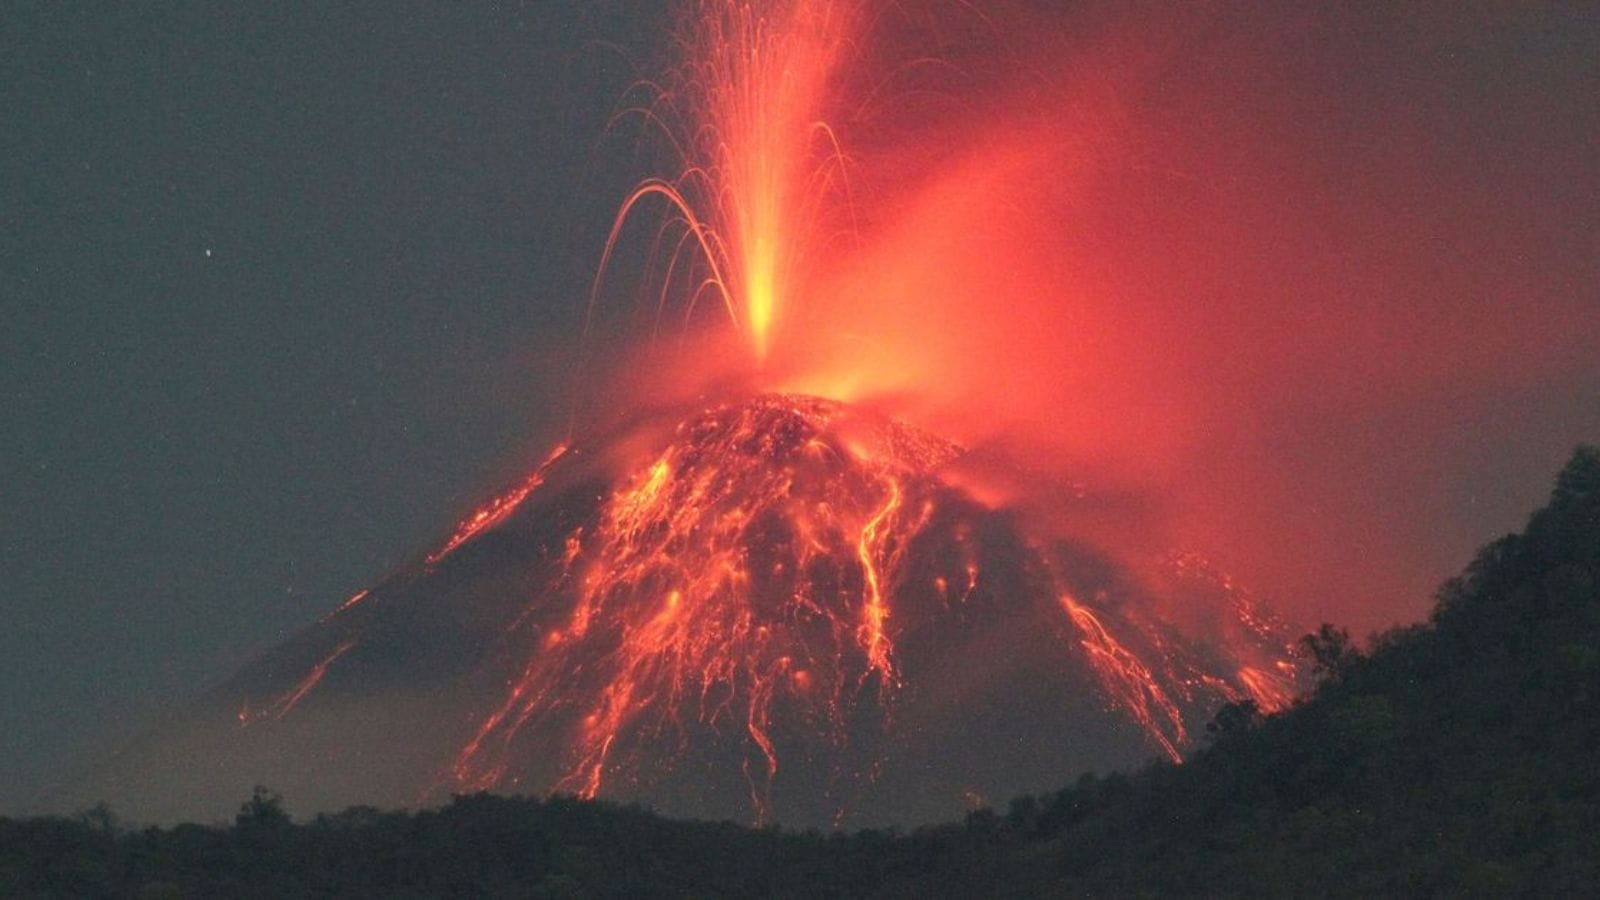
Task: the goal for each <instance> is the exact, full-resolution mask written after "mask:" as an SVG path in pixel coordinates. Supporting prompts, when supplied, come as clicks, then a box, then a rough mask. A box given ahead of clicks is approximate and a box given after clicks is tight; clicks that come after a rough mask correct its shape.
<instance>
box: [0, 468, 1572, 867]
mask: <svg viewBox="0 0 1600 900" xmlns="http://www.w3.org/2000/svg"><path fill="white" fill-rule="evenodd" d="M1303 647H1304V650H1305V652H1306V654H1307V656H1308V660H1309V661H1310V662H1311V664H1312V665H1314V667H1315V668H1316V670H1317V673H1318V678H1319V684H1318V686H1317V688H1316V690H1315V691H1314V692H1313V693H1312V694H1311V695H1310V696H1308V697H1307V698H1306V699H1305V700H1303V701H1302V702H1301V703H1299V704H1297V705H1296V706H1295V707H1293V708H1292V709H1290V710H1288V711H1286V712H1284V713H1281V714H1278V715H1274V716H1266V717H1263V716H1261V715H1259V714H1258V713H1257V712H1256V711H1255V710H1254V709H1253V708H1252V707H1250V706H1249V705H1248V704H1240V705H1235V706H1229V707H1225V708H1224V709H1222V710H1220V711H1219V712H1218V715H1217V718H1216V720H1215V722H1213V724H1212V726H1211V729H1210V730H1211V742H1210V746H1209V747H1207V748H1206V749H1204V750H1202V751H1200V752H1198V753H1195V754H1194V755H1193V757H1192V758H1191V759H1190V760H1189V761H1188V762H1187V763H1186V764H1184V765H1182V766H1173V765H1167V764H1153V765H1152V766H1151V767H1149V768H1146V769H1144V770H1142V771H1139V772H1136V773H1132V774H1127V775H1112V776H1109V777H1104V778H1096V777H1092V776H1084V777H1082V778H1080V779H1078V781H1077V782H1076V783H1075V784H1073V785H1072V786H1071V787H1067V788H1065V789H1063V790H1060V791H1058V792H1055V793H1053V794H1048V795H1045V796H1040V797H1022V798H1018V799H1016V800H1013V801H1012V802H1011V803H1010V804H1009V806H1008V807H1007V808H1005V809H1004V810H1000V811H989V810H983V811H979V812H976V813H973V814H971V815H969V816H968V817H967V818H966V819H965V820H964V821H962V822H959V823H952V824H949V825H942V826H934V827H928V828H921V829H917V830H915V831H911V832H906V833H901V832H892V831H861V832H854V833H850V834H820V833H817V832H789V831H782V830H776V829H751V828H746V827H743V826H739V825H734V824H729V823H720V824H719V823H698V822H679V821H672V820H668V819H663V818H661V817H658V816H656V815H654V814H652V813H650V812H649V811H646V810H642V809H638V808H631V807H622V806H617V805H613V804H608V803H592V802H584V801H578V800H574V799H570V798H559V797H558V798H552V799H548V800H538V799H523V798H505V797H495V796H489V795H474V796H466V797H458V798H456V799H455V800H454V801H453V802H452V803H451V804H449V805H448V806H445V807H443V808H440V809H435V810H425V811H420V812H383V811H379V810H374V809H365V808H355V809H350V810H346V811H344V812H342V813H338V814H333V815H323V816H318V817H316V818H314V819H311V820H309V821H305V822H299V823H296V822H294V821H292V820H291V819H290V817H289V816H288V814H287V813H286V812H285V806H284V804H283V802H282V801H280V800H279V798H277V797H276V796H275V795H273V794H272V793H271V792H269V791H265V790H262V791H258V792H257V793H256V795H255V796H253V797H251V798H249V799H248V800H247V801H246V802H245V803H244V804H243V806H242V808H241V810H240V812H239V815H238V817H237V818H236V820H235V821H234V822H233V823H231V824H225V825H215V826H202V825H180V826H177V827H173V828H150V829H137V828H130V827H127V826H124V825H122V824H120V823H118V822H117V820H116V818H115V816H114V815H113V814H112V813H111V811H108V810H104V809H97V810H92V811H89V812H86V813H83V814H80V815H78V816H74V817H60V818H35V819H27V820H15V819H0V895H3V896H8V897H9V896H132V897H167V896H172V897H181V896H208V897H210V896H273V897H293V896H330V895H341V896H365V895H372V896H389V897H403V896H440V895H451V896H531V897H583V896H701V897H705V896H795V897H816V896H904V897H937V896H983V897H994V896H1039V895H1075V894H1090V895H1121V896H1125V895H1129V894H1173V893H1180V894H1206V895H1218V894H1222V895H1233V894H1295V895H1304V894H1311V895H1328V894H1333V895H1372V894H1394V893H1405V894H1428V893H1446V894H1461V893H1474V894H1496V895H1501V894H1507V893H1533V894H1539V895H1576V894H1595V893H1597V892H1600V765H1597V764H1596V752H1595V748H1596V746H1597V741H1600V451H1597V450H1595V449H1593V448H1580V449H1579V450H1578V451H1577V453H1576V454H1575V455H1574V456H1573V458H1572V460H1571V462H1570V463H1568V465H1567V466H1566V468H1565V469H1564V470H1563V471H1562V472H1561V474H1560V476H1559V477H1558V479H1557V483H1556V487H1555V491H1554V493H1553V495H1552V497H1551V499H1550V502H1549V504H1548V505H1547V506H1546V507H1545V508H1544V509H1542V510H1540V511H1539V512H1537V513H1535V514H1534V515H1533V517H1532V518H1531V519H1530V520H1529V522H1528V525H1527V527H1526V529H1525V530H1524V532H1523V533H1522V534H1519V535H1511V536H1507V537H1505V538H1502V539H1500V540H1498V541H1495V542H1494V543H1492V544H1490V545H1489V546H1487V547H1485V548H1484V549H1483V550H1482V551H1481V552H1480V553H1479V555H1478V557H1477V559H1476V560H1475V561H1474V562H1473V563H1472V564H1471V565H1470V566H1469V567H1468V568H1467V570H1466V571H1465V572H1464V573H1463V574H1462V575H1461V576H1460V577H1458V578H1456V579H1453V580H1452V581H1450V582H1449V583H1447V584H1446V585H1445V586H1444V587H1443V588H1441V590H1440V592H1439V595H1438V598H1437V602H1436V605H1435V608H1434V610H1433V613H1432V615H1431V617H1430V620H1429V621H1428V622H1426V623H1424V624H1420V625H1415V626H1411V627H1408V628H1404V629H1400V630H1397V631H1393V632H1390V633H1387V634H1383V635H1379V636H1377V637H1375V638H1374V639H1373V641H1372V642H1371V643H1370V646H1369V647H1367V648H1366V650H1365V651H1364V652H1362V651H1357V650H1356V649H1355V648H1354V645H1353V644H1352V642H1351V641H1350V640H1349V637H1348V635H1346V634H1345V633H1344V632H1342V631H1340V630H1339V629H1337V628H1333V627H1331V626H1324V627H1323V628H1322V629H1321V630H1319V631H1318V632H1317V633H1316V634H1314V635H1308V636H1307V638H1306V639H1305V641H1304V642H1303ZM1063 776H1064V780H1066V779H1069V778H1070V777H1071V775H1070V773H1063ZM292 799H293V798H289V800H290V801H291V802H292Z"/></svg>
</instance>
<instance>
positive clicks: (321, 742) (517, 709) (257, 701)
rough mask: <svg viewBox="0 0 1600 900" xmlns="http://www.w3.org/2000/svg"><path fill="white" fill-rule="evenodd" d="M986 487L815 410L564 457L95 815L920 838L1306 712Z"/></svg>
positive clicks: (1174, 575)
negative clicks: (1236, 718) (457, 805)
mask: <svg viewBox="0 0 1600 900" xmlns="http://www.w3.org/2000/svg"><path fill="white" fill-rule="evenodd" d="M963 458H964V453H963V450H962V448H960V447H958V446H956V445H955V444H953V443H950V442H948V441H944V440H941V439H939V438H937V437H934V436H932V435H929V434H926V433H924V432H921V431H919V430H917V429H914V428H911V427H908V426H905V425H902V424H898V423H896V422H893V421H890V420H888V419H886V418H883V417H880V416H877V415H875V414H873V413H870V412H868V411H865V410H862V409H859V408H855V407H852V406H848V405H845V404H842V403H838V402H834V401H830V400H824V399H819V398H815V397H807V396H795V395H760V396H755V397H753V398H748V399H744V400H741V401H737V402H728V403H723V404H721V405H715V406H713V407H711V408H709V409H703V410H700V411H697V412H692V413H689V414H680V415H677V416H675V417H666V418H665V419H652V420H650V421H648V422H645V423H643V424H636V425H634V426H632V427H629V428H625V429H619V430H618V431H617V432H616V433H615V434H613V435H611V436H610V437H609V438H607V439H605V440H600V441H596V442H594V443H593V444H592V445H587V446H586V445H573V446H565V445H564V446H561V447H558V448H557V449H556V450H554V451H553V452H552V453H551V454H550V455H549V457H548V458H546V459H545V460H544V461H543V462H542V463H541V464H539V465H538V466H536V467H534V468H533V469H532V471H531V472H530V473H529V474H528V476H527V477H526V478H525V479H524V480H523V481H521V482H520V483H518V484H516V485H513V486H512V487H511V488H510V489H508V490H507V491H506V492H504V493H502V494H500V495H498V496H496V497H494V498H491V500H490V501H489V502H487V503H486V504H484V506H483V507H482V508H481V509H479V510H477V511H476V512H474V513H473V514H472V515H470V516H469V517H467V518H466V519H465V520H464V521H462V522H461V523H460V525H459V526H458V527H457V528H456V529H455V531H454V532H453V533H452V534H451V535H450V537H449V538H448V539H447V540H445V541H443V542H442V543H441V545H440V547H439V549H437V550H436V551H434V552H432V553H430V554H428V555H427V556H425V557H423V558H421V559H419V560H418V561H416V562H415V563H414V564H411V565H409V566H407V567H404V568H403V569H402V570H401V571H399V572H397V573H396V574H394V575H393V576H391V577H390V578H388V579H387V580H384V581H383V582H381V583H379V584H377V585H375V586H374V587H372V588H371V589H369V590H366V591H363V592H361V593H359V594H357V595H356V596H355V597H352V598H350V599H349V600H348V601H346V602H345V603H344V604H342V605H341V606H339V607H338V608H337V609H335V610H333V611H332V612H330V613H329V614H328V615H327V616H325V617H324V618H323V619H322V620H321V621H319V622H317V623H315V624H313V625H311V626H309V627H308V628H306V629H305V630H304V631H303V632H302V633H300V634H299V635H297V636H296V637H294V638H293V639H291V640H289V641H288V642H287V643H285V644H284V645H282V646H280V647H279V648H278V649H276V650H274V651H272V652H270V653H269V654H267V655H266V656H265V657H264V658H262V659H261V660H259V661H258V662H257V663H255V664H253V665H251V666H249V667H247V668H246V669H245V670H244V671H243V672H241V673H240V674H239V675H238V676H236V677H235V678H233V679H232V680H231V681H230V682H228V683H227V684H225V685H223V686H222V687H221V688H219V689H218V690H216V691H215V692H213V693H212V694H211V695H210V696H209V697H208V698H206V699H205V700H204V701H203V702H201V703H200V704H198V705H197V706H196V707H195V708H194V709H193V710H191V711H190V712H189V713H188V714H187V715H186V716H184V717H183V718H182V720H181V721H177V722H175V723H172V724H170V725H168V726H166V727H164V728H161V729H158V730H157V731H155V732H153V733H152V734H150V735H149V736H147V737H146V738H145V739H144V740H142V741H140V742H139V743H138V744H136V745H135V746H133V747H132V748H130V749H128V750H127V751H125V752H124V753H123V754H122V755H121V756H120V757H118V759H117V760H116V761H115V762H114V763H113V764H112V765H110V766H108V767H106V768H104V769H103V770H101V771H100V772H99V773H98V776H97V777H96V778H95V779H94V780H93V783H92V784H91V785H90V786H88V788H87V790H85V791H84V795H85V796H86V797H88V796H92V798H93V799H95V800H99V799H104V800H108V801H110V802H112V803H113V804H114V805H115V806H117V808H118V809H119V810H121V811H124V812H126V813H128V814H131V815H134V816H136V817H140V818H148V819H158V820H165V819H173V818H184V817H189V818H192V817H194V816H196V815H199V814H204V813H210V814H221V813H223V812H225V811H226V810H227V809H228V808H229V806H230V804H232V803H236V802H237V799H238V798H239V797H240V796H244V795H245V794H247V793H248V791H249V789H250V787H251V786H252V785H255V784H267V785H270V786H272V787H274V788H275V789H278V790H280V791H283V792H284V793H285V794H287V795H288V796H290V797H291V798H293V799H294V801H295V802H297V803H298V804H301V805H302V806H304V805H311V806H315V807H317V808H337V807H340V806H344V805H351V804H381V805H401V806H409V805H416V804H419V803H428V802H432V801H436V800H442V799H445V798H447V797H448V796H449V795H451V794H453V793H464V792H472V791H478V790H494V791H505V792H518V793H572V794H577V795H580V796H584V797H602V798H609V799H617V800H624V801H638V802H641V803H644V804H646V805H649V806H651V807H654V808H656V809H658V810H661V811H663V812H666V813H670V814H675V815H683V816H690V817H697V818H730V819H736V820H743V821H766V822H778V823H782V824H786V825H797V826H812V825H815V826H832V825H845V824H848V825H865V824H884V823H897V824H908V823H915V822H922V821H928V820H933V819H937V818H940V817H949V816H951V815H953V814H958V813H959V812H960V811H961V810H962V809H963V808H968V807H970V806H973V805H976V804H981V803H984V802H990V801H1004V800H1005V799H1008V798H1009V797H1011V796H1013V795H1016V794H1019V793H1022V792H1027V791H1038V790H1043V789H1047V788H1050V787H1053V786H1058V785H1059V784H1060V783H1062V782H1064V781H1066V780H1069V779H1070V778H1072V777H1074V776H1076V775H1077V774H1079V773H1081V772H1083V771H1086V770H1101V771H1104V770H1106V769H1111V768H1117V767H1125V766H1130V765H1135V764H1138V763H1141V762H1145V761H1148V760H1149V759H1150V758H1152V757H1165V758H1170V759H1172V760H1179V759H1181V757H1182V754H1183V752H1184V749H1185V748H1186V747H1189V746H1191V745H1192V744H1193V743H1194V741H1195V735H1196V731H1197V728H1198V726H1199V723H1201V722H1204V721H1206V720H1208V719H1209V717H1210V716H1211V715H1212V714H1214V712H1215V711H1216V709H1217V708H1218V707H1219V706H1220V705H1221V704H1223V703H1225V702H1228V701H1235V700H1240V699H1246V698H1248V699H1253V700H1254V701H1255V702H1256V703H1257V704H1258V705H1259V706H1262V707H1265V708H1275V707H1277V706H1281V705H1283V704H1284V703H1286V702H1287V701H1288V699H1289V698H1290V696H1291V695H1292V692H1293V690H1294V688H1295V669H1294V664H1293V662H1292V661H1291V659H1290V657H1289V656H1288V654H1287V649H1286V646H1287V639H1286V635H1287V631H1286V630H1285V628H1284V627H1283V626H1282V625H1281V624H1280V623H1278V622H1277V620H1275V619H1274V618H1273V617H1272V616H1271V615H1270V614H1268V613H1267V612H1266V611H1265V610H1264V609H1263V608H1262V606H1261V605H1260V604H1259V603H1257V602H1256V601H1255V600H1254V599H1253V598H1252V597H1251V596H1250V595H1249V594H1247V593H1245V592H1243V591H1242V590H1240V589H1238V588H1237V587H1236V586H1234V585H1233V584H1232V583H1231V582H1230V581H1229V580H1228V579H1227V578H1226V577H1224V576H1222V575H1220V574H1219V573H1217V572H1215V571H1214V570H1212V569H1211V568H1210V567H1209V566H1207V565H1206V564H1205V563H1204V561H1202V560H1200V559H1199V558H1198V557H1195V556H1193V555H1167V556H1165V557H1163V558H1161V559H1160V560H1159V561H1158V562H1157V563H1156V564H1154V565H1144V564H1141V563H1138V562H1137V561H1130V560H1128V559H1123V558H1119V557H1118V556H1117V555H1116V554H1113V553H1110V552H1109V551H1106V550H1104V549H1100V548H1097V547H1095V546H1094V545H1093V544H1092V543H1090V542H1088V541H1085V540H1083V539H1068V538H1061V537H1050V536H1049V535H1048V534H1047V533H1046V532H1045V530H1043V529H1039V528H1036V527H1032V526H1030V525H1029V524H1028V522H1027V521H1026V519H1025V517H1023V516H1021V515H1020V514H1018V513H1016V512H1014V511H1011V510H1008V509H1006V508H995V507H994V506H991V505H988V504H985V503H983V502H980V501H979V500H978V499H977V498H975V497H974V496H973V495H972V494H971V493H970V492H969V491H967V490H965V489H963V488H961V487H959V486H957V481H958V479H953V478H952V477H950V473H951V472H953V471H956V470H957V469H958V468H959V466H960V465H961V463H962V461H963ZM1068 505H1070V503H1069V504H1068Z"/></svg>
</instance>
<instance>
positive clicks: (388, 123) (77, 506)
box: [0, 2, 658, 810]
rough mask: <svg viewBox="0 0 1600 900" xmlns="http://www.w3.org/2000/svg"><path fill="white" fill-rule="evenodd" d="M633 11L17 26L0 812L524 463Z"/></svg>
mask: <svg viewBox="0 0 1600 900" xmlns="http://www.w3.org/2000/svg"><path fill="white" fill-rule="evenodd" d="M641 6H644V4H634V3H592V2H573V3H563V2H536V3H526V4H505V5H501V6H499V7H497V8H492V9H479V10H475V11H472V12H470V13H468V12H464V11H461V10H458V9H456V8H454V7H448V6H433V5H416V6H414V7H411V8H407V9H400V8H396V7H391V6H382V7H378V6H374V7H371V8H368V9H365V10H354V9H350V8H347V7H342V6H338V7H335V6H322V5H313V6H311V7H307V8H304V9H296V10H292V11H281V10H279V9H278V8H277V7H275V6H273V5H270V4H269V5H261V6H258V5H255V4H241V5H238V6H237V7H235V8H233V9H231V10H228V9H223V8H221V5H217V4H194V5H193V6H192V7H188V8H186V7H184V6H182V5H179V4H162V5H159V7H147V6H114V7H96V8H90V7H88V6H80V5H77V4H45V5H41V6H40V7H38V8H34V9H28V10H19V9H16V8H12V9H10V10H8V12H7V13H6V14H5V17H4V18H5V23H4V25H3V26H0V84H3V87H0V104H3V105H0V111H3V112H0V121H4V122H5V123H6V124H5V126H4V127H3V128H0V166H3V169H0V196H3V197H4V208H5V215H4V216H3V217H0V223H3V224H0V228H3V229H4V231H3V236H0V271H3V287H0V291H3V294H4V302H3V308H4V314H3V318H0V386H3V393H0V572H3V578H0V622H3V623H4V625H3V627H0V772H4V773H5V777H3V778H0V810H6V809H10V808H12V807H13V806H14V805H15V804H17V803H18V802H19V800H20V799H21V798H22V797H24V796H25V795H26V794H28V793H29V792H30V789H31V788H33V787H34V786H36V785H38V784H40V783H41V782H43V781H45V780H47V779H49V778H51V777H55V776H59V775H61V774H63V773H64V771H65V766H66V765H68V764H72V763H77V762H81V761H82V760H83V759H84V754H85V753H86V752H87V751H89V750H90V749H91V748H94V747H103V746H104V745H107V744H115V743H117V742H119V741H122V740H124V739H125V738H126V737H127V736H128V734H129V733H130V729H137V728H139V727H142V726H143V725H144V724H146V723H147V721H148V720H149V719H150V717H151V716H152V715H155V714H158V713H159V712H160V711H162V710H164V709H167V708H169V707H170V706H171V705H172V704H173V703H174V702H176V701H180V700H181V699H182V698H185V697H188V696H192V695H193V694H194V693H195V692H196V691H198V690H200V689H202V688H203V687H205V686H206V685H207V684H209V683H212V682H214V681H216V680H217V679H218V678H219V677H220V676H223V675H225V674H226V673H227V672H228V671H229V670H231V669H232V668H234V667H236V666H237V665H238V664H240V663H241V662H243V661H244V660H246V659H248V658H249V656H250V655H251V654H253V653H256V652H259V651H260V650H262V649H263V648H265V647H267V646H270V645H271V644H273V643H275V642H276V641H277V640H279V639H281V638H283V637H284V636H286V635H288V634H289V633H291V632H292V631H293V630H294V629H296V628H297V627H299V626H301V625H303V624H304V623H306V622H307V621H309V620H311V619H313V618H315V617H316V616H317V615H318V614H320V613H321V612H323V611H325V610H326V609H328V608H329V607H330V605H334V604H337V602H338V598H340V597H341V596H343V595H347V594H349V593H351V592H353V591H354V590H356V589H357V588H358V587H360V586H362V585H363V584H364V583H366V582H367V581H369V580H372V579H373V578H374V577H376V576H378V575H380V574H382V573H383V572H384V571H386V570H387V569H388V568H389V567H391V566H393V565H394V564H396V563H398V562H399V561H401V560H402V559H404V558H405V557H407V556H408V554H410V553H412V552H414V551H416V550H417V549H418V548H419V547H421V546H422V545H424V544H426V543H427V542H428V541H430V540H432V539H433V538H434V537H435V536H437V535H438V534H439V533H440V531H441V530H442V529H445V528H447V527H448V524H449V518H450V517H451V516H454V515H455V514H456V513H457V512H459V511H460V510H461V508H462V507H463V506H465V505H468V504H470V503H472V502H473V501H474V500H475V499H476V498H477V497H478V496H479V495H481V494H482V492H483V491H485V490H486V488H492V487H493V486H494V485H495V484H496V483H497V482H498V481H499V480H500V479H503V478H504V477H506V475H507V473H508V472H510V471H513V470H515V469H517V468H519V467H520V466H521V465H522V463H523V454H524V453H525V452H534V448H533V446H532V445H533V444H534V443H535V442H536V441H537V440H538V434H537V426H536V424H535V423H538V422H543V421H548V419H549V415H548V414H547V410H548V408H549V406H550V405H552V404H553V403H554V402H555V401H556V398H557V397H558V395H559V393H560V391H559V390H555V389H552V388H551V387H550V386H549V385H548V384H546V383H544V381H546V380H547V378H546V377H545V374H547V373H541V371H540V369H539V367H538V366H536V365H535V363H536V362H537V361H536V360H533V359H530V355H531V354H532V353H534V352H535V351H534V350H533V348H534V346H535V345H536V343H537V342H538V341H541V340H545V341H547V340H549V339H550V338H551V336H561V335H572V334H576V332H577V322H578V321H579V316H580V314H581V311H582V304H581V298H582V297H583V296H584V293H583V292H584V289H585V288H586V286H587V285H588V283H589V279H590V278H591V276H592V274H593V267H594V259H595V256H596V253H597V247H598V244H599V241H600V240H602V239H603V236H604V227H605V225H607V224H608V222H607V216H608V215H609V213H610V210H611V209H612V208H613V206H614V203H615V198H616V196H617V195H618V193H619V192H620V190H621V187H622V186H621V185H617V184H612V183H609V182H607V181H606V179H605V176H604V174H603V173H599V172H597V171H596V169H595V167H594V166H592V165H588V164H587V161H588V160H589V159H590V157H591V155H592V150H593V147H594V144H595V142H596V141H597V139H598V138H599V137H600V131H601V129H602V127H603V126H604V123H605V119H606V115H607V114H608V112H609V111H610V110H611V109H612V107H613V106H614V104H615V103H616V100H617V98H618V97H619V95H620V94H621V92H622V90H623V88H624V87H625V86H626V84H627V82H628V80H629V77H630V74H631V73H630V69H629V67H628V65H627V64H626V62H625V61H624V58H623V57H622V56H620V55H619V54H618V52H617V51H616V50H615V49H612V48H608V47H605V46H601V45H598V44H597V43H595V42H596V41H600V40H604V41H609V42H619V43H622V44H627V43H628V42H629V41H630V40H634V39H636V38H638V37H639V36H640V35H643V34H647V33H648V34H652V35H653V34H654V33H655V32H656V31H657V30H658V29H657V28H652V24H654V23H652V21H651V17H650V15H649V14H648V12H647V11H644V10H641V9H640V8H639V7H641ZM269 7H270V8H269ZM646 46H647V47H648V46H649V45H646ZM628 49H629V51H630V52H631V51H634V50H637V49H638V43H637V42H635V43H634V45H633V46H631V47H629V48H628ZM586 196H597V197H602V198H603V199H602V200H601V201H600V202H593V201H585V200H584V199H583V198H584V197H586Z"/></svg>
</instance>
